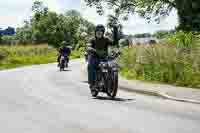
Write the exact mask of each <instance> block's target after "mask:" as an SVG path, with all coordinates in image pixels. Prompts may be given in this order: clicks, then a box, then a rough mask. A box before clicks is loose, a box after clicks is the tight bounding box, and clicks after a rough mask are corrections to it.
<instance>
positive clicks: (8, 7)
mask: <svg viewBox="0 0 200 133" xmlns="http://www.w3.org/2000/svg"><path fill="white" fill-rule="evenodd" d="M33 1H34V0H0V27H1V28H6V27H8V26H13V27H17V26H20V25H21V24H22V23H23V21H24V20H25V19H28V18H29V16H30V15H31V7H32V4H33ZM43 1H44V3H45V4H46V5H47V6H48V7H49V8H50V10H52V11H56V12H58V13H61V12H64V11H65V10H69V9H76V10H79V11H80V12H81V14H82V15H83V17H84V18H86V19H88V20H89V21H91V22H93V23H95V24H105V23H106V17H105V16H99V15H98V14H97V13H96V10H95V8H89V7H86V6H85V3H84V0H43ZM107 13H109V11H106V14H107ZM106 14H105V15H106ZM123 25H124V32H125V33H132V34H134V33H144V32H154V31H156V30H164V29H166V30H167V29H173V28H174V27H175V26H176V25H177V15H176V12H172V13H171V15H170V16H169V17H168V18H167V19H165V20H163V21H162V22H161V23H160V24H155V23H151V24H148V23H147V22H146V20H144V19H141V18H140V17H138V16H137V15H134V16H131V17H130V19H129V20H128V21H127V22H123Z"/></svg>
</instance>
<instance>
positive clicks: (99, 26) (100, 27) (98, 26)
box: [95, 24, 105, 33]
mask: <svg viewBox="0 0 200 133" xmlns="http://www.w3.org/2000/svg"><path fill="white" fill-rule="evenodd" d="M97 31H102V32H103V33H104V32H105V27H104V26H103V25H102V24H99V25H97V26H96V28H95V32H97Z"/></svg>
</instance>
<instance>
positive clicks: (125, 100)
mask: <svg viewBox="0 0 200 133" xmlns="http://www.w3.org/2000/svg"><path fill="white" fill-rule="evenodd" d="M93 99H97V100H110V101H118V102H127V101H133V100H135V99H127V98H119V97H116V98H111V97H103V96H97V97H95V98H93Z"/></svg>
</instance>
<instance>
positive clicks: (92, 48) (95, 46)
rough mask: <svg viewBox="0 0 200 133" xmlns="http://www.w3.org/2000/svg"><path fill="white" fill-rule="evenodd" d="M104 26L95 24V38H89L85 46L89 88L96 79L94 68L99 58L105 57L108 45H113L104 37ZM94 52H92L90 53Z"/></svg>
mask: <svg viewBox="0 0 200 133" xmlns="http://www.w3.org/2000/svg"><path fill="white" fill-rule="evenodd" d="M104 33H105V27H104V26H103V25H97V26H96V28H95V38H93V39H91V40H90V41H89V43H88V48H87V57H86V59H87V61H88V83H89V85H90V88H93V86H94V85H95V80H96V68H97V65H98V64H99V59H105V57H106V56H107V55H108V46H109V45H115V43H113V42H112V41H111V40H109V39H108V38H106V37H104ZM90 53H94V54H90Z"/></svg>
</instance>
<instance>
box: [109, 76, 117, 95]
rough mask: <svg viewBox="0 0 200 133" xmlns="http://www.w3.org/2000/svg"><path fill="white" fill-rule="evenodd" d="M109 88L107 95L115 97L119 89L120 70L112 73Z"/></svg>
mask: <svg viewBox="0 0 200 133" xmlns="http://www.w3.org/2000/svg"><path fill="white" fill-rule="evenodd" d="M109 82H110V83H109V84H110V85H109V88H108V90H107V95H108V96H109V97H112V98H115V97H116V95H117V91H118V72H113V73H112V78H111V79H110V80H109Z"/></svg>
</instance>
